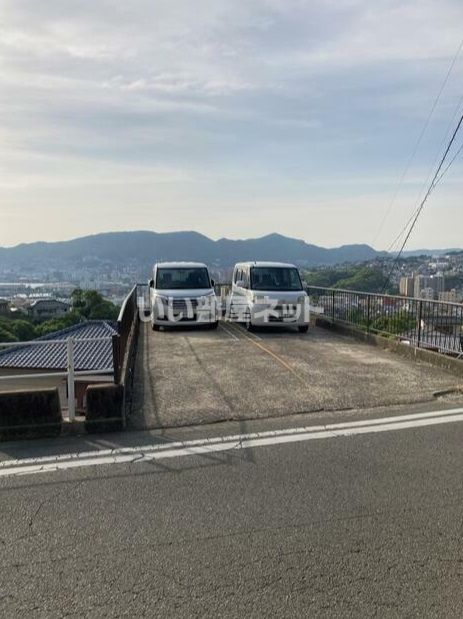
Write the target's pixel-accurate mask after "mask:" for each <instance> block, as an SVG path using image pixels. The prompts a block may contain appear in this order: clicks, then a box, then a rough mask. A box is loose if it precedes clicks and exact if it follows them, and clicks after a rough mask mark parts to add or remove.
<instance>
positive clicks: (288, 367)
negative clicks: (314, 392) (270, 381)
mask: <svg viewBox="0 0 463 619" xmlns="http://www.w3.org/2000/svg"><path fill="white" fill-rule="evenodd" d="M234 328H235V329H237V330H238V328H239V327H237V326H234ZM239 332H240V335H241V337H243V338H246V339H247V340H248V341H249V342H252V344H254V346H256V347H257V348H259V349H260V350H262V351H263V352H265V353H267V355H269V356H270V357H272V358H273V359H275V361H278V363H279V364H280V365H282V366H283V367H284V368H285V369H286V370H288V371H289V372H291V374H292V375H293V376H295V378H297V380H298V381H300V382H301V383H302V384H303V385H304V386H307V381H306V380H305V378H304V377H303V376H301V375H300V374H299V373H298V372H296V370H295V369H294V368H293V367H291V365H289V363H288V362H287V361H285V360H284V359H283V358H282V357H280V355H277V353H276V352H274V351H273V350H271V349H270V348H267V346H264V344H262V343H261V342H262V340H261V338H259V340H260V341H256V340H255V339H254V338H252V337H251V334H248V332H247V331H244V330H242V329H240V330H239ZM253 335H254V334H253Z"/></svg>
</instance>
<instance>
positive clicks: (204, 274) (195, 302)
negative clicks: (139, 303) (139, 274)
mask: <svg viewBox="0 0 463 619" xmlns="http://www.w3.org/2000/svg"><path fill="white" fill-rule="evenodd" d="M149 286H150V310H151V326H152V328H153V330H154V331H158V330H159V328H160V327H161V326H163V327H171V326H179V325H185V324H194V325H207V326H209V328H211V329H216V328H217V326H218V324H219V323H218V311H217V298H216V296H215V292H214V280H212V279H211V278H210V276H209V270H208V268H207V266H206V265H205V264H202V263H200V262H158V263H157V264H155V265H154V268H153V279H152V280H150V282H149Z"/></svg>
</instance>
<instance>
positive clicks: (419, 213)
mask: <svg viewBox="0 0 463 619" xmlns="http://www.w3.org/2000/svg"><path fill="white" fill-rule="evenodd" d="M462 123H463V114H462V115H461V117H460V120H459V121H458V124H457V126H456V128H455V130H454V132H453V134H452V137H451V138H450V142H449V143H448V145H447V148H446V149H445V152H444V154H443V155H442V158H441V160H440V163H439V165H438V167H437V170H436V172H435V174H434V176H433V179H432V181H431V184H430V185H429V188H428V190H427V192H426V194H425V196H424V198H423V200H422V201H421V204H420V206H419V208H418V210H417V212H416V214H415V217H414V218H413V221H412V223H411V226H410V229H409V231H408V233H407V235H406V237H405V239H404V241H403V243H402V246H401V248H400V251H399V253H398V254H397V256H396V257H395V260H394V262H393V263H392V267H391V270H390V271H389V274H388V276H387V278H386V281H385V282H384V286H383V291H384V290H385V288H386V287H387V285H388V284H389V282H390V279H391V276H392V273H393V272H394V268H395V266H396V264H397V263H398V261H399V260H400V257H401V255H402V253H403V250H404V248H405V245H406V244H407V241H408V239H409V238H410V235H411V233H412V232H413V229H414V227H415V225H416V222H417V221H418V217H419V216H420V215H421V212H422V210H423V208H424V205H425V204H426V201H427V199H428V198H429V196H430V195H431V193H432V192H433V190H434V188H435V187H436V185H437V182H438V178H439V174H440V171H441V169H442V166H443V165H444V163H445V160H446V159H447V155H448V154H449V151H450V149H451V148H452V144H453V142H454V141H455V138H456V137H457V134H458V132H459V130H460V127H461V125H462ZM454 160H455V157H454V158H453V159H452V162H453V161H454ZM448 168H449V166H447V168H446V169H445V170H444V174H445V172H446V171H447V170H448ZM442 176H443V175H442ZM442 176H441V177H440V178H442Z"/></svg>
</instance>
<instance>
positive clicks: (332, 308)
mask: <svg viewBox="0 0 463 619" xmlns="http://www.w3.org/2000/svg"><path fill="white" fill-rule="evenodd" d="M331 320H332V321H333V322H334V290H333V291H332V292H331Z"/></svg>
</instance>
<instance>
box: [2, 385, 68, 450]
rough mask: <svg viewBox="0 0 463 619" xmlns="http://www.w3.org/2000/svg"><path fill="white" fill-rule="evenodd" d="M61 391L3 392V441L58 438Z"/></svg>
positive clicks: (60, 417)
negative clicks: (59, 392)
mask: <svg viewBox="0 0 463 619" xmlns="http://www.w3.org/2000/svg"><path fill="white" fill-rule="evenodd" d="M62 421H63V419H62V416H61V405H60V400H59V394H58V389H42V390H31V391H11V392H3V393H0V440H14V439H18V438H41V437H48V436H59V435H60V433H61V424H62Z"/></svg>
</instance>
